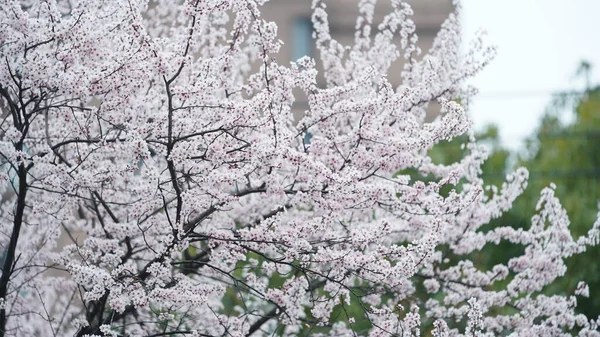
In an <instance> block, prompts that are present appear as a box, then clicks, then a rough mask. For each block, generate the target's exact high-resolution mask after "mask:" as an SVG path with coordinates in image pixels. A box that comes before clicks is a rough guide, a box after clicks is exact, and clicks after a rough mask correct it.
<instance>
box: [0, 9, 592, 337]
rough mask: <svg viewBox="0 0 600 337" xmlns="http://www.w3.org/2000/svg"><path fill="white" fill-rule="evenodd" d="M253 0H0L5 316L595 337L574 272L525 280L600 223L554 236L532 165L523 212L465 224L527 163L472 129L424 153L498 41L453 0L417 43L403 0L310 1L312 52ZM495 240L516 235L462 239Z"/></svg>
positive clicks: (131, 324)
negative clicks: (465, 20) (468, 22)
mask: <svg viewBox="0 0 600 337" xmlns="http://www.w3.org/2000/svg"><path fill="white" fill-rule="evenodd" d="M264 2H265V0H185V1H177V0H170V1H157V0H152V1H144V0H127V1H126V0H111V1H97V0H77V1H76V0H24V1H20V2H19V1H16V0H0V27H1V28H0V31H1V32H2V33H1V34H0V56H1V58H0V97H1V98H0V102H1V103H0V107H1V109H2V121H1V122H0V139H1V141H0V156H1V158H0V159H1V162H0V163H1V167H2V173H1V175H0V180H1V183H0V186H1V191H2V203H1V207H0V219H1V220H0V232H1V234H2V235H0V245H1V248H2V250H3V257H2V261H1V265H0V267H1V268H2V275H1V277H0V336H268V335H286V336H297V335H316V336H358V335H365V336H367V335H368V336H373V337H374V336H420V335H432V336H496V335H511V336H563V335H571V334H579V335H580V336H600V333H599V332H598V331H597V329H598V323H597V321H598V318H596V317H590V318H588V317H585V316H583V315H579V314H577V313H576V312H575V307H576V303H577V297H576V296H589V290H588V288H587V286H586V285H585V283H583V282H582V283H581V284H580V287H579V288H578V289H577V292H576V293H575V294H559V295H556V296H547V295H543V294H541V290H542V289H543V288H544V287H545V286H546V285H548V284H550V283H552V282H553V281H554V280H555V279H556V278H558V277H561V276H562V275H564V274H565V272H566V270H565V269H566V268H565V264H564V262H563V261H564V259H565V258H567V257H569V256H571V255H573V254H578V253H581V252H583V251H584V250H585V249H586V247H587V246H589V245H593V244H597V243H598V233H599V229H600V221H596V222H595V223H594V224H589V226H590V231H589V233H588V234H587V235H586V236H583V237H579V238H573V237H572V236H571V234H570V232H569V220H568V217H567V215H566V213H565V211H564V209H563V208H562V207H561V205H560V203H559V201H558V200H557V199H556V198H555V197H554V187H553V186H549V187H547V188H545V189H544V190H543V191H542V193H541V198H540V201H539V203H538V207H537V209H538V211H537V213H536V214H533V215H532V216H533V218H532V219H533V221H532V223H533V225H532V226H531V228H523V229H518V230H517V229H513V228H512V227H500V228H492V229H490V230H482V228H481V227H482V226H483V225H485V224H487V223H489V222H490V220H491V219H493V218H497V217H499V216H500V215H501V214H502V213H503V212H505V211H507V210H508V209H510V208H511V205H512V202H513V201H514V200H515V198H516V197H517V196H519V194H520V193H521V192H522V191H523V189H524V188H525V187H526V184H527V171H526V170H524V169H518V170H516V171H515V172H514V173H512V174H510V175H508V177H507V179H506V182H505V183H504V184H502V186H498V187H497V186H486V185H485V183H484V182H483V180H482V179H481V177H480V176H479V175H480V168H481V165H482V163H483V162H484V161H485V159H486V149H485V147H483V146H482V145H479V144H477V142H476V141H475V139H473V137H471V140H470V141H469V142H468V143H467V144H465V147H466V149H467V150H468V151H467V155H465V157H464V158H463V159H462V160H461V161H459V162H456V163H453V164H451V165H441V164H437V163H435V162H434V161H433V160H432V159H431V158H430V157H429V156H428V150H430V149H431V148H432V147H433V146H434V145H436V144H438V143H439V142H441V141H444V140H449V139H452V138H453V137H456V136H458V135H463V134H470V132H471V131H470V128H471V122H470V119H469V117H468V116H467V114H466V113H465V109H464V107H462V106H461V105H460V104H459V103H458V102H466V100H467V99H468V98H469V97H470V96H471V95H472V94H473V93H474V90H471V89H469V88H468V87H467V86H466V85H465V80H467V79H468V78H470V77H471V76H473V75H474V74H475V73H477V72H478V71H480V70H481V69H482V67H484V66H485V65H486V64H487V63H488V62H489V61H490V60H491V58H492V57H493V55H494V49H493V48H492V47H490V46H487V45H486V44H485V43H484V42H483V40H482V39H481V37H479V36H478V37H477V38H475V39H474V40H473V41H472V42H471V43H470V45H469V46H470V47H469V48H468V49H467V50H463V49H462V45H463V42H462V41H461V34H460V26H459V20H458V15H459V12H460V8H461V7H460V4H458V3H457V4H456V9H457V13H454V14H452V15H450V17H449V18H448V19H447V20H446V22H445V23H444V24H443V26H442V27H441V30H440V32H439V34H438V36H437V38H436V40H435V41H434V43H433V46H432V47H431V49H430V50H429V51H427V53H423V54H424V55H421V51H420V50H419V48H417V46H416V42H417V35H416V34H415V25H414V23H413V22H412V21H411V15H412V10H411V8H410V6H409V5H407V4H406V3H404V2H402V1H400V0H392V1H391V3H392V5H393V11H391V12H390V13H388V14H387V15H386V16H385V17H384V19H383V20H382V21H381V22H374V8H375V2H376V1H375V0H362V1H360V4H359V17H358V19H357V22H356V27H357V28H356V34H355V42H354V45H352V46H344V45H342V44H340V43H339V42H337V41H335V40H334V39H333V38H332V37H331V35H330V33H329V28H328V21H327V12H326V6H325V3H323V2H322V1H319V0H315V1H314V2H313V5H312V6H313V10H314V12H313V14H312V21H313V25H314V29H315V35H314V38H315V42H316V46H317V48H318V50H319V57H320V59H319V60H314V59H311V58H307V57H305V58H302V59H299V60H297V61H295V62H292V63H289V64H288V63H284V62H281V60H278V57H277V55H278V50H279V49H280V47H281V45H282V42H281V41H280V40H279V39H278V37H277V26H276V25H275V24H274V23H273V22H268V21H265V20H263V19H262V18H261V14H260V8H261V6H262V5H263V3H264ZM400 59H404V62H405V67H404V70H403V73H402V78H403V83H402V85H400V86H394V85H392V84H391V83H390V82H389V81H388V80H387V78H386V74H387V72H388V69H389V67H390V65H391V64H392V63H393V62H395V61H396V60H400ZM317 62H319V64H320V66H319V68H317V66H316V63H317ZM317 69H323V71H321V72H319V73H318V71H317ZM317 79H319V81H317ZM299 93H303V95H305V96H306V97H308V108H307V109H306V111H305V112H304V114H303V115H302V117H301V118H300V119H299V120H295V119H294V117H293V116H294V115H293V114H292V108H295V105H294V102H295V99H296V98H297V97H298V94H299ZM431 102H439V103H440V105H441V108H442V112H441V114H440V116H439V117H438V118H436V120H434V121H433V122H426V121H425V112H426V110H427V109H428V106H429V105H430V103H431ZM307 134H310V135H311V136H312V137H311V138H310V142H309V141H308V137H306V135H307ZM407 172H413V173H414V174H412V175H411V174H408V173H407ZM419 177H429V178H428V180H427V181H432V180H433V182H427V183H425V182H424V180H422V179H420V178H419ZM448 190H449V192H447V191H448ZM503 240H506V241H509V242H512V243H514V244H518V245H523V246H524V247H526V248H525V250H524V254H523V255H522V256H518V257H516V258H512V259H510V260H509V261H506V263H505V264H502V265H496V266H494V267H493V269H492V270H482V269H480V268H478V267H477V266H476V265H475V264H474V262H473V261H470V260H468V259H466V256H467V255H468V254H470V253H472V252H474V251H478V250H480V249H481V248H482V247H484V246H485V245H494V244H497V243H499V242H500V241H503ZM65 242H67V243H66V244H65ZM457 261H459V262H457ZM498 285H503V287H502V290H501V291H498V290H497V288H498V287H497V286H498Z"/></svg>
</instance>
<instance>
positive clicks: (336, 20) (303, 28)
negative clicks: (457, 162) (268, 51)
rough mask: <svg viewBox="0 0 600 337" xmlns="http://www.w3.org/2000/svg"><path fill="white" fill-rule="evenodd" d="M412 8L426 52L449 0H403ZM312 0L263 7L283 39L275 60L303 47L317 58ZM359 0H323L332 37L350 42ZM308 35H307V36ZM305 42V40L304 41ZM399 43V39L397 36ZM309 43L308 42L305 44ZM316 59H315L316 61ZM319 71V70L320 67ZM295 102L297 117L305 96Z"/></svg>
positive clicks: (384, 3)
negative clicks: (311, 24) (313, 36)
mask: <svg viewBox="0 0 600 337" xmlns="http://www.w3.org/2000/svg"><path fill="white" fill-rule="evenodd" d="M406 2H407V3H409V4H410V5H411V7H412V8H413V10H414V15H413V16H412V20H413V21H414V22H415V25H416V28H417V35H418V36H419V41H418V46H419V47H420V48H421V50H422V51H423V53H425V52H426V51H427V50H428V49H429V48H430V47H431V45H432V43H433V39H434V38H435V36H436V34H437V32H438V31H439V29H440V26H441V25H442V23H443V22H444V20H445V19H446V18H447V17H448V15H449V14H450V13H451V12H452V11H453V10H454V6H453V5H452V0H410V1H406ZM311 3H312V0H270V1H269V2H268V3H267V4H265V6H264V7H263V8H262V15H263V17H264V18H265V19H266V20H269V21H275V22H276V23H277V26H278V36H279V38H280V39H281V40H283V41H284V42H285V44H284V46H283V48H282V49H281V51H280V53H279V54H278V55H277V59H278V62H280V63H287V62H290V61H295V60H296V59H298V58H299V57H301V56H303V55H302V54H304V53H303V50H308V53H310V55H308V56H311V57H315V58H318V54H317V53H318V51H317V50H316V48H315V45H314V41H313V40H312V37H311V36H310V35H312V33H311V32H310V29H312V28H311V26H310V17H311V14H312V10H311ZM358 3H359V0H325V4H326V5H327V8H326V9H327V13H328V18H329V24H330V32H331V35H332V37H333V38H334V39H336V40H337V41H338V42H340V43H342V44H344V45H349V46H351V45H353V43H354V32H355V29H354V27H355V23H356V17H357V16H358ZM391 8H392V6H391V1H390V0H379V1H378V3H377V6H376V8H375V17H374V20H373V21H374V29H373V33H375V32H376V26H377V24H379V23H380V22H381V20H382V18H383V17H384V15H385V14H386V13H388V12H389V11H390V10H391ZM306 35H308V36H306ZM307 41H308V42H307ZM396 41H397V43H398V44H399V43H400V38H399V37H397V38H396ZM308 44H309V45H308ZM403 60H404V59H403V57H400V58H399V60H397V61H396V62H394V63H393V64H392V66H391V67H390V70H389V73H388V80H389V81H390V82H391V83H392V84H393V85H399V84H401V76H400V74H401V72H402V66H403ZM318 63H319V62H317V64H318ZM319 70H321V69H319ZM295 96H296V103H295V104H294V114H295V115H296V120H297V119H298V118H299V116H300V115H301V114H302V112H303V111H304V110H305V109H306V108H307V107H308V105H307V103H306V97H303V96H304V95H303V93H300V92H298V93H297V94H296V95H295ZM436 105H437V104H434V105H433V106H432V107H430V109H429V110H430V112H428V119H432V118H433V117H434V116H435V115H437V112H436V111H439V107H437V106H436Z"/></svg>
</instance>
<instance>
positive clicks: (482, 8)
mask: <svg viewBox="0 0 600 337" xmlns="http://www.w3.org/2000/svg"><path fill="white" fill-rule="evenodd" d="M463 6H464V13H463V17H462V20H463V25H464V29H465V34H466V36H467V37H469V36H473V35H474V33H475V32H476V31H477V30H478V29H484V30H485V31H487V33H488V36H487V41H488V42H490V43H491V44H493V45H495V46H497V48H498V55H497V57H496V59H495V60H494V61H493V62H492V63H491V64H490V65H489V66H488V67H487V68H486V69H484V70H483V71H482V72H481V73H480V74H479V75H478V76H477V77H476V78H474V79H473V80H472V82H471V83H472V84H474V85H475V86H477V87H478V88H479V91H480V94H479V95H478V96H477V97H476V98H475V100H474V101H473V103H472V106H471V109H470V113H471V117H472V118H473V120H474V122H475V127H476V129H481V128H483V127H484V126H485V125H487V124H490V123H494V124H496V125H498V126H499V128H500V136H501V140H502V142H503V144H504V145H505V146H507V147H509V148H511V149H513V150H517V149H519V148H520V146H521V145H522V144H523V139H524V138H525V137H526V136H528V135H531V134H532V132H534V131H535V128H536V127H537V126H538V121H539V119H540V117H541V116H542V115H543V113H544V109H545V107H546V106H547V105H548V103H549V102H550V100H551V93H552V92H555V91H571V90H583V89H584V88H585V80H583V79H582V78H577V77H575V76H574V75H575V72H576V71H577V68H578V66H579V64H580V62H581V61H582V60H587V61H589V62H591V63H592V66H593V68H592V76H591V83H592V85H593V84H600V0H568V1H567V0H562V1H561V0H463Z"/></svg>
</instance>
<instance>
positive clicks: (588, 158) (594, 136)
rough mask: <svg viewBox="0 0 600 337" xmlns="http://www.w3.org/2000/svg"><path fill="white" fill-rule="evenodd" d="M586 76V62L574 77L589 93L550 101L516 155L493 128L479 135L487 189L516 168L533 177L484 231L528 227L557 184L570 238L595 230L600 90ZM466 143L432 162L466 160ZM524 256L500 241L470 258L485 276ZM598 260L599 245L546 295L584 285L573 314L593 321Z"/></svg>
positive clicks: (598, 306)
mask: <svg viewBox="0 0 600 337" xmlns="http://www.w3.org/2000/svg"><path fill="white" fill-rule="evenodd" d="M590 70H591V65H590V64H589V63H588V62H582V63H581V66H580V67H579V70H578V71H577V76H582V77H583V78H584V79H585V80H586V86H587V89H586V90H585V91H584V92H582V93H572V92H570V93H564V94H560V93H559V94H557V95H555V97H554V99H553V101H552V102H551V103H550V104H549V105H548V107H547V109H546V113H545V115H544V117H543V118H542V119H541V121H540V123H539V126H538V127H537V129H536V130H535V131H534V132H533V134H532V135H531V136H530V137H529V138H528V139H527V140H526V141H525V144H524V148H523V149H522V151H521V152H518V153H511V152H510V151H508V150H507V149H505V148H503V147H502V145H501V142H500V139H499V134H498V128H497V127H496V126H493V125H492V126H488V128H487V129H486V130H484V131H483V132H482V133H479V134H477V135H476V138H477V139H478V140H479V141H482V142H484V143H487V144H488V146H489V149H490V154H489V158H488V160H487V161H486V163H485V164H484V166H483V177H484V179H485V181H486V183H487V184H488V185H495V186H498V187H499V185H500V184H501V183H502V181H503V180H504V178H505V176H506V173H507V172H508V171H510V170H511V168H514V167H519V166H524V167H526V168H527V169H528V170H529V172H530V179H529V184H528V187H527V189H526V190H525V192H524V193H523V194H522V195H521V196H520V197H519V198H518V199H517V201H516V202H515V205H514V207H513V208H512V209H511V210H510V211H509V212H507V213H505V214H504V215H503V216H502V217H501V218H499V219H495V220H493V221H492V222H491V223H490V224H488V225H487V226H486V227H485V228H482V229H481V230H482V231H487V230H489V229H491V228H494V227H497V226H512V227H515V228H519V227H521V228H529V226H530V225H531V215H532V214H534V212H535V207H536V204H537V202H538V199H539V196H540V191H541V190H542V189H543V188H544V187H546V186H548V185H549V184H550V183H555V184H556V185H557V188H556V196H557V197H558V198H559V199H560V200H561V203H562V205H563V207H564V208H565V209H566V210H567V213H568V215H569V218H570V219H571V226H570V228H571V232H572V233H573V234H574V235H575V237H577V236H580V235H583V234H584V233H585V232H587V230H589V228H590V227H591V226H592V224H593V222H594V221H595V219H596V217H597V214H598V211H599V208H600V204H599V203H600V86H595V87H592V86H591V85H590V82H589V76H588V74H589V71H590ZM467 140H468V139H467V138H466V137H461V138H456V139H454V140H453V141H451V142H446V143H440V144H438V145H437V146H436V147H435V148H433V149H432V150H431V152H430V155H431V157H432V159H433V160H434V161H436V162H439V163H445V164H447V163H452V162H456V161H457V160H459V159H460V158H462V156H463V155H464V151H465V150H464V149H463V148H462V146H461V145H462V144H464V143H466V142H467ZM488 193H493V192H491V191H489V192H488ZM522 249H523V248H522V247H519V246H516V245H514V244H507V243H505V242H501V243H500V244H499V245H498V246H495V247H494V246H486V247H485V248H484V249H483V250H482V251H479V252H476V253H474V254H473V256H471V259H472V261H476V262H477V263H479V267H481V268H482V269H491V268H492V267H493V266H494V265H496V264H499V263H506V262H507V261H508V260H509V259H510V258H512V257H514V256H516V255H517V254H519V253H520V252H521V250H522ZM598 256H600V246H596V247H592V248H590V249H589V250H588V251H587V252H585V253H584V254H581V255H579V256H576V257H571V258H570V259H568V260H567V261H566V263H567V268H568V269H567V270H568V271H567V274H566V275H564V276H563V277H562V278H561V279H560V280H558V281H557V282H555V283H554V284H553V285H552V286H549V287H547V289H545V292H546V293H547V294H563V295H564V294H573V292H574V290H575V288H576V286H577V283H578V282H579V281H580V280H586V281H587V283H588V285H589V288H590V294H592V296H590V297H589V298H583V297H579V298H578V301H579V304H578V311H579V312H581V313H584V314H586V315H589V316H590V317H593V316H597V315H598V314H599V313H600V297H599V296H593V294H595V293H599V292H600V258H598ZM504 283H508V280H507V281H505V282H504ZM500 286H501V285H499V287H500Z"/></svg>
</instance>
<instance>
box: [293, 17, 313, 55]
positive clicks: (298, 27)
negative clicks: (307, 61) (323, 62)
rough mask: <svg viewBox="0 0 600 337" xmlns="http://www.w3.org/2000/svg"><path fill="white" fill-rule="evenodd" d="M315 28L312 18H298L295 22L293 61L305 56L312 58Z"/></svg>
mask: <svg viewBox="0 0 600 337" xmlns="http://www.w3.org/2000/svg"><path fill="white" fill-rule="evenodd" d="M312 33H313V27H312V22H311V21H310V18H297V19H296V20H294V27H293V30H292V61H296V60H298V59H299V58H302V57H304V56H309V57H310V56H312Z"/></svg>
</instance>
